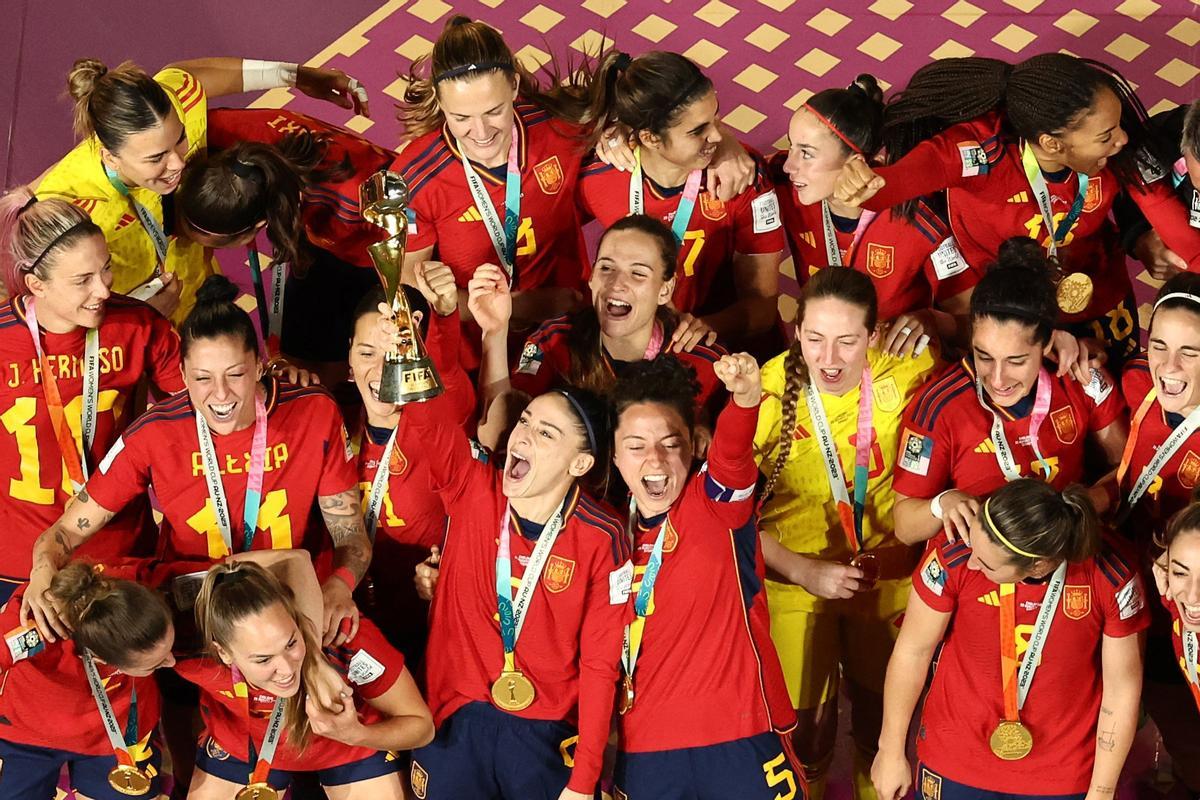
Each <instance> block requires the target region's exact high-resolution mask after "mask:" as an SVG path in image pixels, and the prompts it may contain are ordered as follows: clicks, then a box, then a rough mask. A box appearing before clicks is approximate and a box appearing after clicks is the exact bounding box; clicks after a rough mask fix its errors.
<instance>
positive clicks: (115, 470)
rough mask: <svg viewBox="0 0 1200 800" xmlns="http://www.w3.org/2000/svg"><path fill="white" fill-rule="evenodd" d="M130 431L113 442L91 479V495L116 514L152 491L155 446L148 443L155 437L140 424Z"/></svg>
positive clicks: (88, 484) (88, 486)
mask: <svg viewBox="0 0 1200 800" xmlns="http://www.w3.org/2000/svg"><path fill="white" fill-rule="evenodd" d="M147 413H150V412H147ZM135 428H136V430H133V429H135ZM130 429H131V430H127V431H126V432H125V433H124V434H122V435H121V436H120V437H118V438H117V441H115V442H113V446H112V447H110V448H109V450H108V454H107V455H105V456H104V459H103V460H102V461H101V462H100V464H99V465H98V466H97V467H96V471H95V472H93V473H92V474H91V475H90V476H89V477H88V482H87V487H86V488H87V493H88V494H89V495H91V497H92V499H93V500H95V501H96V502H97V503H99V504H100V505H101V506H103V507H104V508H105V509H106V510H108V511H111V512H113V513H116V512H117V511H120V510H121V509H123V508H124V507H125V506H126V505H127V504H128V503H130V502H131V501H132V500H133V499H134V498H135V497H140V496H141V495H143V494H145V493H146V491H147V489H149V487H150V452H149V448H151V447H153V446H154V443H153V442H151V441H148V440H149V439H151V438H152V437H151V436H150V434H148V433H147V432H146V429H145V428H144V427H141V428H138V427H137V422H136V421H135V422H134V423H133V425H131V426H130Z"/></svg>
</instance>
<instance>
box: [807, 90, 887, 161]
mask: <svg viewBox="0 0 1200 800" xmlns="http://www.w3.org/2000/svg"><path fill="white" fill-rule="evenodd" d="M804 105H805V106H807V107H808V109H809V110H810V111H815V112H816V113H817V114H820V115H821V117H822V122H824V123H825V124H826V125H828V126H830V127H832V128H833V129H834V131H835V132H836V133H837V134H840V137H839V140H841V144H842V149H843V151H844V152H845V153H846V154H847V155H849V153H850V152H851V149H850V147H849V146H847V144H846V140H849V142H851V143H852V144H853V145H854V146H855V147H857V148H858V152H860V153H862V154H863V155H864V156H866V158H867V159H870V158H871V157H872V156H873V155H875V153H876V151H878V150H879V146H880V143H881V134H882V132H883V89H881V88H880V87H879V81H877V80H876V79H875V76H874V75H867V74H865V73H864V74H862V75H859V76H858V77H857V78H855V79H854V83H852V84H850V85H849V86H847V87H846V88H845V89H823V90H821V91H819V92H817V93H816V94H814V95H813V96H812V97H810V98H808V101H807V102H806V103H805V104H804ZM841 137H845V139H844V140H843V139H841Z"/></svg>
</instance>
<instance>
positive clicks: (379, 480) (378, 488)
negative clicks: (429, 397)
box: [360, 423, 400, 544]
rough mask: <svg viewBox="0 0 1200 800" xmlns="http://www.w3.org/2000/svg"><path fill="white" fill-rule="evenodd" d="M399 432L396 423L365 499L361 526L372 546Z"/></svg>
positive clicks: (398, 426)
mask: <svg viewBox="0 0 1200 800" xmlns="http://www.w3.org/2000/svg"><path fill="white" fill-rule="evenodd" d="M364 424H365V423H364ZM399 430H400V425H399V423H397V425H396V427H395V428H393V429H392V435H391V436H389V437H388V440H387V446H386V447H384V448H383V455H381V456H380V457H379V466H377V467H376V468H375V478H374V480H372V481H371V494H370V496H369V497H368V498H367V513H366V514H365V515H364V517H363V524H364V525H365V526H366V528H367V538H368V539H370V540H371V543H372V544H374V542H375V529H376V528H377V527H378V526H379V512H380V510H381V509H382V508H383V498H384V497H385V496H386V495H387V488H388V480H389V479H390V478H391V474H392V473H391V463H392V450H394V449H395V447H396V432H397V431H399ZM363 435H364V436H365V435H366V434H365V433H364V434H363ZM360 447H361V445H360Z"/></svg>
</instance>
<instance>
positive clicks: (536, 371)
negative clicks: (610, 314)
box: [512, 308, 729, 407]
mask: <svg viewBox="0 0 1200 800" xmlns="http://www.w3.org/2000/svg"><path fill="white" fill-rule="evenodd" d="M579 313H580V314H595V312H594V311H593V310H592V309H590V308H589V309H585V310H584V311H581V312H579ZM577 319H578V317H577V316H575V315H572V314H563V315H561V316H557V317H553V318H551V319H549V320H546V321H545V322H543V323H542V324H541V326H540V327H539V328H538V329H537V330H536V331H534V332H533V335H531V336H530V337H529V338H528V339H526V340H525V348H524V349H523V350H522V351H521V360H520V361H519V362H518V363H517V368H516V369H514V370H513V374H512V385H513V388H514V389H517V390H519V391H522V392H525V393H527V394H528V395H530V396H531V397H537V396H538V395H539V394H543V393H545V392H547V391H549V390H550V389H551V388H552V387H554V386H557V385H559V384H565V383H567V376H569V375H570V374H571V356H572V350H573V349H576V348H573V347H572V344H573V342H572V331H573V329H574V328H575V325H576V320H577ZM672 332H673V330H664V331H663V342H664V343H665V342H669V341H670V340H671V334H672ZM600 350H601V355H602V356H603V357H604V361H605V363H606V364H608V366H609V368H610V370H611V371H612V372H613V377H614V380H615V378H616V377H618V376H619V375H620V373H621V371H622V369H623V368H624V366H625V365H626V363H628V362H623V361H614V360H613V359H612V357H611V356H610V355H609V354H608V353H607V352H606V351H605V350H604V348H603V346H601V348H600ZM728 354H729V351H728V350H726V349H725V348H724V347H722V346H721V345H719V344H713V345H703V344H698V345H696V346H695V347H693V348H692V349H691V350H690V351H688V352H683V353H671V354H670V355H672V356H674V357H675V358H677V359H679V360H680V361H682V362H683V363H684V364H687V365H688V366H689V367H691V368H692V369H693V370H695V371H696V381H697V382H698V383H699V384H700V393H699V394H698V395H697V396H696V406H697V407H703V406H704V405H705V404H707V403H708V401H709V399H710V398H712V397H713V396H714V395H716V394H720V393H722V392H723V391H724V385H723V384H722V383H721V381H720V380H719V379H718V378H717V374H716V373H715V372H713V364H715V363H717V362H718V361H720V360H721V357H722V356H725V355H728Z"/></svg>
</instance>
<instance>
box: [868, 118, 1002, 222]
mask: <svg viewBox="0 0 1200 800" xmlns="http://www.w3.org/2000/svg"><path fill="white" fill-rule="evenodd" d="M988 128H998V121H997V119H996V118H994V117H992V116H988V117H982V118H980V119H979V120H972V121H970V122H965V123H960V124H958V125H952V126H951V127H949V128H947V129H946V130H944V131H942V132H941V133H939V134H936V135H935V136H932V137H930V138H928V139H926V140H925V141H923V142H921V143H920V144H918V145H917V146H916V147H914V148H913V149H912V150H910V151H909V152H908V153H907V154H906V155H905V156H904V157H903V158H901V159H900V160H899V161H897V162H896V163H895V164H892V165H891V166H888V167H874V170H875V172H876V173H877V174H878V175H880V176H881V177H882V178H883V179H884V180H885V181H886V185H885V186H884V187H883V188H882V189H880V190H879V192H878V193H876V195H875V196H874V197H872V198H871V199H870V200H868V201H867V202H865V203H863V208H868V209H871V210H872V211H883V210H885V209H888V208H891V207H892V206H895V205H899V204H900V203H903V202H904V201H906V200H912V199H914V198H917V197H922V196H924V195H927V194H933V193H934V192H939V191H941V190H943V189H950V188H952V187H955V186H964V185H966V184H967V183H969V182H972V181H978V180H986V179H987V174H988V169H987V168H985V167H983V166H982V165H977V163H976V161H977V159H978V158H979V157H980V156H981V155H982V156H983V157H985V158H986V160H987V167H990V166H991V165H992V164H994V163H995V162H996V160H998V159H999V157H1000V155H1001V154H1002V153H1003V152H1004V150H1003V148H1001V147H996V146H995V142H996V141H997V140H996V139H995V138H994V135H993V137H992V139H990V140H989V141H987V142H986V144H987V145H989V146H985V143H984V142H981V141H980V140H981V138H985V135H986V134H987V132H988V131H987V129H988Z"/></svg>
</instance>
